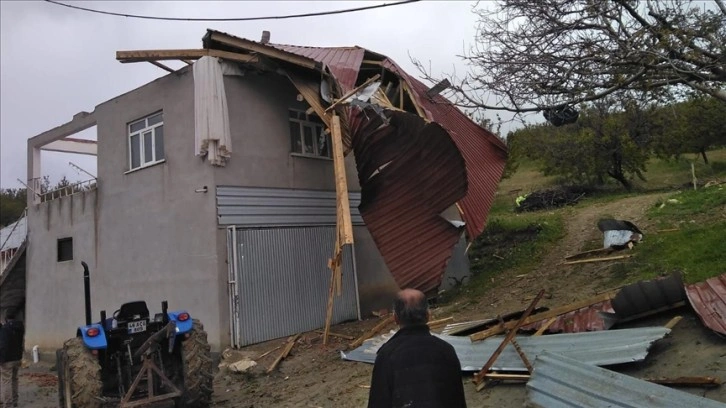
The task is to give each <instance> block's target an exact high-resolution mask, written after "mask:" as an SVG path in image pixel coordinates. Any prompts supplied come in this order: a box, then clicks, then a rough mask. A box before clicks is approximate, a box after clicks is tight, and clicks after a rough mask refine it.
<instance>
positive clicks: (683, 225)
mask: <svg viewBox="0 0 726 408" xmlns="http://www.w3.org/2000/svg"><path fill="white" fill-rule="evenodd" d="M672 200H677V201H672ZM648 217H649V218H650V219H652V220H654V221H656V225H658V228H659V229H673V228H678V230H676V231H669V232H660V233H658V232H657V231H653V232H654V233H651V234H648V233H647V232H646V236H645V240H644V241H643V242H642V243H641V244H640V245H638V247H637V250H636V254H635V257H634V258H633V262H632V263H623V264H621V265H619V266H617V267H615V268H614V269H613V272H614V273H615V274H616V275H617V276H619V277H623V278H624V280H625V281H628V282H630V281H636V280H640V279H652V278H654V277H656V276H659V275H667V274H670V273H671V272H675V271H678V272H681V274H682V275H683V279H684V280H685V281H686V282H687V283H694V282H700V281H703V280H705V279H708V278H710V277H713V276H718V275H721V274H723V273H726V239H724V238H726V233H725V232H724V231H726V188H725V187H711V188H707V189H700V190H697V191H692V190H691V191H684V192H682V193H679V194H674V195H673V196H671V197H669V198H668V199H667V200H665V201H664V202H663V203H662V204H657V205H656V206H654V207H653V208H651V209H649V210H648Z"/></svg>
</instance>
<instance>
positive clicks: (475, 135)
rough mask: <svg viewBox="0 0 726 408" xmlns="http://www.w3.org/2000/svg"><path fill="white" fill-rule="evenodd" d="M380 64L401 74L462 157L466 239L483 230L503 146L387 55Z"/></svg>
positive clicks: (501, 163)
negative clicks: (430, 93)
mask: <svg viewBox="0 0 726 408" xmlns="http://www.w3.org/2000/svg"><path fill="white" fill-rule="evenodd" d="M383 66H384V67H385V68H387V69H389V70H391V71H393V72H396V73H397V74H398V75H400V76H401V77H403V78H405V79H406V81H407V82H408V83H409V84H410V86H411V91H412V93H413V94H415V97H416V98H417V102H418V104H419V105H420V106H421V107H422V108H423V109H424V111H425V112H426V114H427V116H428V117H429V119H430V120H432V121H435V122H437V123H440V124H441V125H442V126H443V127H444V128H445V129H446V130H447V131H448V132H449V135H450V136H451V138H452V139H453V140H454V142H455V143H456V145H457V146H458V147H459V150H460V151H461V154H462V155H463V156H464V160H465V161H466V171H467V177H468V180H469V189H468V191H467V193H466V196H465V197H464V198H463V199H462V200H461V202H460V205H461V207H462V211H463V213H464V215H463V218H464V221H466V229H467V232H468V234H469V239H470V240H473V239H474V238H476V237H477V236H479V234H481V232H482V231H483V230H484V226H485V225H486V217H487V214H489V209H490V208H491V206H492V202H493V201H494V194H495V193H496V190H497V186H498V184H499V180H500V179H501V177H502V172H503V171H504V165H505V164H506V160H507V153H506V152H507V147H506V145H505V144H504V143H503V142H502V141H501V140H499V138H498V137H496V136H495V135H494V134H493V133H491V132H489V131H488V130H486V129H484V128H482V127H481V126H479V125H477V124H476V123H474V122H473V121H472V120H471V119H469V117H467V116H466V115H465V114H464V113H463V112H461V111H460V110H459V109H457V108H456V107H455V106H454V105H453V104H452V103H451V102H450V101H449V100H447V99H446V98H444V97H443V96H441V95H435V96H434V97H433V98H432V99H429V98H428V96H426V91H427V90H428V87H427V86H426V85H424V84H423V83H422V82H421V81H419V80H417V79H416V78H414V77H413V76H411V75H409V74H408V73H406V72H405V71H404V70H403V69H401V68H400V67H399V66H398V65H397V64H396V63H395V62H394V61H393V60H391V59H390V58H387V59H386V60H385V61H384V62H383Z"/></svg>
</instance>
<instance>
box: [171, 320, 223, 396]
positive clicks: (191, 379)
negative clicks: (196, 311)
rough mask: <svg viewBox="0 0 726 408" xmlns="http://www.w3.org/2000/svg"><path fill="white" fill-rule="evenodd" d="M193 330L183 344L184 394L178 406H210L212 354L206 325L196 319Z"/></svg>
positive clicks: (212, 374) (212, 375)
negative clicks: (205, 328)
mask: <svg viewBox="0 0 726 408" xmlns="http://www.w3.org/2000/svg"><path fill="white" fill-rule="evenodd" d="M192 322H193V323H192V330H191V331H190V332H189V333H187V334H188V335H189V337H187V338H185V339H184V340H183V341H182V344H181V358H182V370H183V373H182V374H183V376H184V394H183V395H182V397H181V398H180V400H179V401H178V404H177V406H182V407H200V408H203V407H208V406H209V405H210V404H211V402H212V381H213V377H214V372H213V368H212V354H211V349H210V347H209V342H208V341H207V332H205V331H204V325H202V323H201V322H200V321H199V320H197V319H194V320H193V321H192Z"/></svg>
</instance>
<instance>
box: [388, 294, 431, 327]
mask: <svg viewBox="0 0 726 408" xmlns="http://www.w3.org/2000/svg"><path fill="white" fill-rule="evenodd" d="M393 311H394V313H395V314H396V321H397V322H398V324H399V325H401V326H402V327H403V326H410V325H415V324H426V322H428V320H429V305H428V302H426V296H425V295H424V294H423V292H421V291H420V290H416V289H404V290H402V291H400V292H398V295H397V296H396V301H395V302H394V305H393Z"/></svg>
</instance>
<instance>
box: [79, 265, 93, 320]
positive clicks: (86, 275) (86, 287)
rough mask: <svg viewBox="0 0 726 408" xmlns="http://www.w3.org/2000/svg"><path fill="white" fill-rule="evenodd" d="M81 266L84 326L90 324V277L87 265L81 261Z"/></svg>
mask: <svg viewBox="0 0 726 408" xmlns="http://www.w3.org/2000/svg"><path fill="white" fill-rule="evenodd" d="M81 265H83V291H84V295H85V298H86V326H89V325H90V324H91V276H90V273H89V272H88V264H87V263H86V262H84V261H81Z"/></svg>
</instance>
